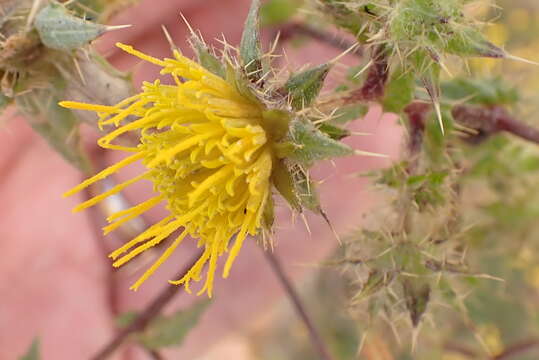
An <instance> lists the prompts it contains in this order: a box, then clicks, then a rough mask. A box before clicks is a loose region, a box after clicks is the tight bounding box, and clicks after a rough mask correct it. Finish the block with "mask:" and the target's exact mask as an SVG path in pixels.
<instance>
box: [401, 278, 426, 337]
mask: <svg viewBox="0 0 539 360" xmlns="http://www.w3.org/2000/svg"><path fill="white" fill-rule="evenodd" d="M402 287H403V291H404V297H405V300H406V308H407V309H408V312H409V314H410V319H411V320H412V324H413V325H414V327H417V325H419V322H420V321H421V318H422V317H423V314H424V313H425V311H426V310H427V306H428V303H429V300H430V285H429V283H428V282H426V281H425V280H422V279H420V278H405V279H402Z"/></svg>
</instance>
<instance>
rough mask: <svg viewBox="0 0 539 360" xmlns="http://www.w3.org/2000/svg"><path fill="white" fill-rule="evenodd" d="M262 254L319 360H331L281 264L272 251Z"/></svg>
mask: <svg viewBox="0 0 539 360" xmlns="http://www.w3.org/2000/svg"><path fill="white" fill-rule="evenodd" d="M263 251H264V250H263ZM264 254H265V256H266V259H267V260H268V262H269V264H270V266H271V269H272V270H273V272H274V273H275V275H276V276H277V278H278V279H279V282H280V283H281V285H282V286H283V288H284V290H285V292H286V294H287V296H288V298H289V299H290V301H291V302H292V305H293V306H294V310H295V311H296V313H297V315H298V316H299V317H300V319H301V321H302V322H303V324H304V325H305V327H306V328H307V331H308V333H309V337H310V339H311V343H312V344H313V346H314V347H315V349H316V351H317V352H318V354H319V356H320V359H322V360H333V358H332V356H331V355H330V353H329V351H328V348H327V346H326V344H325V343H324V341H323V340H322V337H321V336H320V334H319V332H318V330H317V329H316V327H315V326H314V324H313V322H312V320H311V318H310V317H309V315H308V314H307V311H306V310H305V305H304V304H303V303H302V302H301V299H300V298H299V295H298V293H297V291H296V290H295V289H294V286H293V285H292V282H291V281H290V279H289V278H288V277H287V276H286V274H285V272H284V269H283V268H282V266H281V263H280V262H279V259H277V257H276V256H275V254H274V253H273V252H272V251H264Z"/></svg>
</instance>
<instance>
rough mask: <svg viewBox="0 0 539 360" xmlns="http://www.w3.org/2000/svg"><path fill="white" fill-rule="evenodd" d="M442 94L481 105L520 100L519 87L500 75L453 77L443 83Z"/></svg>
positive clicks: (510, 103) (512, 102) (456, 99)
mask: <svg viewBox="0 0 539 360" xmlns="http://www.w3.org/2000/svg"><path fill="white" fill-rule="evenodd" d="M442 95H443V97H445V98H447V99H450V100H454V101H462V100H466V102H467V103H472V104H481V105H513V104H515V103H516V102H517V101H518V100H519V94H518V91H517V89H515V88H514V87H512V86H510V85H509V84H507V83H506V82H504V81H503V80H502V79H501V78H500V77H495V78H479V79H478V78H471V77H457V78H453V79H451V80H450V81H446V82H444V83H442Z"/></svg>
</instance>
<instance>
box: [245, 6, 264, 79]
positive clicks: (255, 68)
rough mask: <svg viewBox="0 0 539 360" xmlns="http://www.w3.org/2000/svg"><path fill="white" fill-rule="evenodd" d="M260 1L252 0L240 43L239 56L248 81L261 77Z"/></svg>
mask: <svg viewBox="0 0 539 360" xmlns="http://www.w3.org/2000/svg"><path fill="white" fill-rule="evenodd" d="M259 12H260V0H252V2H251V8H250V9H249V13H248V14H247V19H246V21H245V25H244V29H243V35H242V37H241V43H240V55H241V59H242V61H243V66H244V67H245V72H246V73H247V76H248V77H249V79H251V80H254V81H257V80H258V79H260V77H261V76H262V50H261V45H260V22H259Z"/></svg>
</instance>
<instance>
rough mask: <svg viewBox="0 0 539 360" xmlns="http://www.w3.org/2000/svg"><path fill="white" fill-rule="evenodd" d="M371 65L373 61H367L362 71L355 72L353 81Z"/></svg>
mask: <svg viewBox="0 0 539 360" xmlns="http://www.w3.org/2000/svg"><path fill="white" fill-rule="evenodd" d="M373 63H374V61H373V60H372V59H371V60H369V62H368V63H367V65H365V66H364V67H363V69H361V70H359V71H358V72H357V74H355V75H354V79H357V78H358V77H359V75H361V74H363V73H364V72H365V70H367V69H368V68H370V67H371V65H372V64H373Z"/></svg>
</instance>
